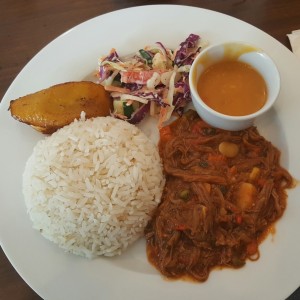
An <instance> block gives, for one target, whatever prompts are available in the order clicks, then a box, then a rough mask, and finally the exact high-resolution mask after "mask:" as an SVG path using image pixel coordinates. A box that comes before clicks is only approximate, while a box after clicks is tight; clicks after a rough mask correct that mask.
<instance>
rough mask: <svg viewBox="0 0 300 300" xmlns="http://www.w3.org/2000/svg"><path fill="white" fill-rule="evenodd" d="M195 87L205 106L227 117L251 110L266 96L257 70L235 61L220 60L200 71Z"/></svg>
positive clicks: (264, 86)
mask: <svg viewBox="0 0 300 300" xmlns="http://www.w3.org/2000/svg"><path fill="white" fill-rule="evenodd" d="M197 90H198V93H199V95H200V97H201V99H202V100H203V101H204V102H205V103H206V104H207V105H208V106H209V107H211V108H212V109H214V110H216V111H218V112H220V113H223V114H226V115H231V116H244V115H249V114H251V113H254V112H256V111H258V110H259V109H260V108H262V107H263V105H264V104H265V102H266V99H267V86H266V83H265V80H264V79H263V77H262V76H261V75H260V73H259V72H258V71H256V70H255V69H254V68H252V67H251V66H250V65H248V64H246V63H244V62H240V61H236V60H225V61H221V62H218V63H216V64H213V65H212V66H210V67H208V68H207V69H206V70H204V72H203V73H202V74H201V75H200V78H199V81H198V84H197Z"/></svg>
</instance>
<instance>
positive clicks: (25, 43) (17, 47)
mask: <svg viewBox="0 0 300 300" xmlns="http://www.w3.org/2000/svg"><path fill="white" fill-rule="evenodd" d="M149 4H182V5H191V6H197V7H202V8H207V9H211V10H215V11H219V12H222V13H225V14H228V15H231V16H233V17H236V18H239V19H241V20H243V21H246V22H248V23H250V24H252V25H254V26H256V27H258V28H260V29H262V30H263V31H265V32H267V33H268V34H270V35H271V36H273V37H274V38H276V39H277V40H278V41H279V42H281V43H282V44H283V45H285V46H286V47H288V48H289V49H290V44H289V41H288V38H287V36H286V34H287V33H290V32H291V31H292V30H295V29H299V28H300V1H299V0H286V1H283V0H251V1H250V0H248V1H247V0H227V1H225V0H177V1H176V0H174V1H154V0H153V1H151V0H148V1H146V0H145V1H142V0H140V1H139V0H86V1H83V0H51V1H47V0H13V1H12V0H1V1H0V22H1V26H0V99H2V97H3V95H4V93H5V91H6V90H7V88H8V87H9V85H10V84H11V82H12V81H13V79H14V78H15V77H16V75H17V74H18V73H19V72H20V71H21V69H22V68H23V67H24V66H25V64H26V63H27V62H28V61H29V60H30V59H31V58H32V57H33V56H34V55H35V54H36V53H37V52H38V51H39V50H40V49H41V48H42V47H44V46H46V45H47V44H48V43H49V42H50V41H51V40H53V39H54V38H55V37H57V36H58V35H60V34H61V33H63V32H65V31H66V30H68V29H70V28H71V27H73V26H75V25H77V24H79V23H81V22H83V21H85V20H88V19H90V18H92V17H95V16H98V15H101V14H104V13H107V12H110V11H113V10H117V9H121V8H127V7H132V6H138V5H149ZM0 201H4V199H0ZM299 283H300V279H299ZM0 299H1V300H2V299H3V300H5V299H12V300H21V299H22V300H27V299H28V300H29V299H30V300H33V299H41V298H40V297H39V296H38V295H37V294H36V293H35V292H34V291H32V289H31V288H30V287H29V286H28V285H27V284H26V283H25V282H24V281H23V280H22V278H21V277H20V276H19V275H18V274H17V272H16V271H15V270H14V268H13V267H12V266H11V264H10V262H9V261H8V259H7V258H6V256H5V254H4V253H3V251H2V250H0ZM292 299H293V300H296V299H300V289H298V290H297V291H296V292H295V293H294V294H293V295H292V296H291V297H289V300H292Z"/></svg>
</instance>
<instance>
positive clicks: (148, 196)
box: [23, 117, 164, 257]
mask: <svg viewBox="0 0 300 300" xmlns="http://www.w3.org/2000/svg"><path fill="white" fill-rule="evenodd" d="M163 185H164V177H163V173H162V167H161V162H160V157H159V154H158V150H157V147H156V146H155V145H154V144H153V143H152V142H151V141H150V140H149V139H148V138H147V137H146V136H145V135H144V134H143V133H142V132H141V131H140V130H139V129H138V128H137V127H135V126H133V125H131V124H128V123H126V122H124V121H121V120H117V119H114V118H112V117H99V118H94V119H88V120H86V121H82V120H81V121H75V122H73V123H72V124H70V125H68V126H65V127H63V128H62V129H60V130H58V131H57V132H55V133H54V134H52V135H51V136H49V137H46V138H45V139H43V140H41V141H39V142H38V143H37V145H36V146H35V148H34V151H33V154H32V155H31V156H30V158H29V159H28V161H27V163H26V167H25V172H24V174H23V194H24V197H25V203H26V206H27V209H28V213H29V215H30V218H31V220H32V222H33V227H34V228H35V229H37V230H39V231H40V232H41V233H42V235H43V236H44V237H45V238H47V239H49V240H50V241H52V242H54V243H56V244H58V246H60V247H61V248H63V249H65V250H66V251H69V252H72V253H74V254H79V255H83V256H87V257H94V256H97V255H106V256H113V255H116V254H120V253H121V252H122V251H123V250H125V249H126V248H127V247H128V245H130V244H131V243H133V242H134V241H135V240H137V239H138V238H139V237H140V236H141V235H142V234H143V230H144V227H145V226H146V224H147V222H148V220H149V219H150V217H151V214H152V212H153V210H154V209H155V207H156V206H157V205H158V203H159V202H160V198H161V194H162V189H163Z"/></svg>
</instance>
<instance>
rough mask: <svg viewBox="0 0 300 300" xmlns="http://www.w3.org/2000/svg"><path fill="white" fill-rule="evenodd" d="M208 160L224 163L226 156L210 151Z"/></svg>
mask: <svg viewBox="0 0 300 300" xmlns="http://www.w3.org/2000/svg"><path fill="white" fill-rule="evenodd" d="M207 160H208V161H209V162H212V163H222V162H225V161H226V157H225V156H224V155H222V154H213V153H209V154H208V157H207Z"/></svg>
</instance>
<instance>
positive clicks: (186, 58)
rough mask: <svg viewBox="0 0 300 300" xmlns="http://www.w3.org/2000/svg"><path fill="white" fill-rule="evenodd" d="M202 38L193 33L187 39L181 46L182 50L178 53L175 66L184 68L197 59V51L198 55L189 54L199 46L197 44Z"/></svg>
mask: <svg viewBox="0 0 300 300" xmlns="http://www.w3.org/2000/svg"><path fill="white" fill-rule="evenodd" d="M199 39H200V36H199V35H196V34H193V33H191V34H190V35H189V36H188V37H187V39H186V40H185V41H184V42H182V43H181V44H180V48H179V50H178V51H177V53H176V55H175V59H174V64H175V65H177V66H183V65H187V64H190V63H191V62H192V60H193V59H194V58H195V57H194V56H195V54H196V53H197V52H198V50H199V49H197V51H196V53H194V52H193V53H189V49H191V48H195V47H196V46H197V42H198V41H199Z"/></svg>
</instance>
